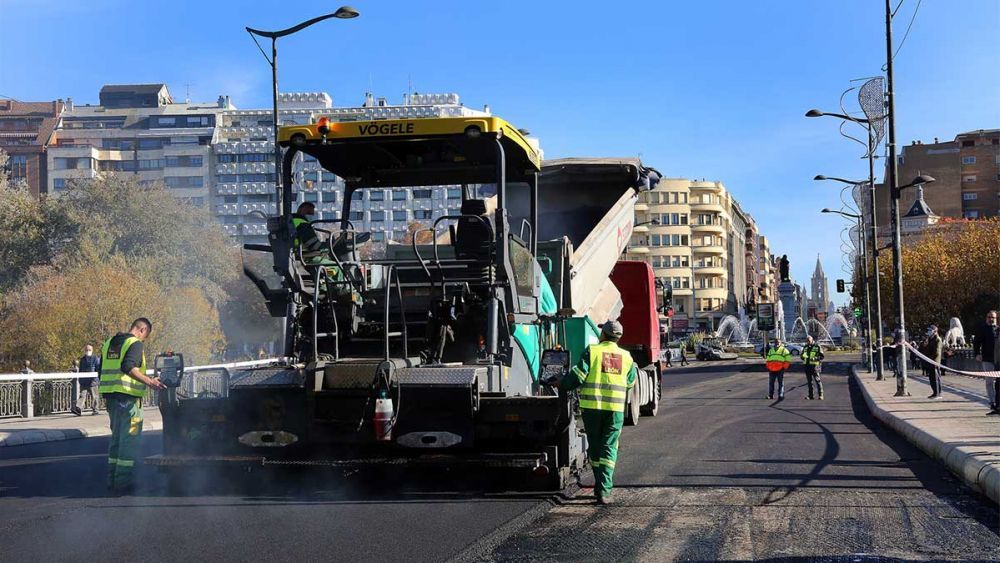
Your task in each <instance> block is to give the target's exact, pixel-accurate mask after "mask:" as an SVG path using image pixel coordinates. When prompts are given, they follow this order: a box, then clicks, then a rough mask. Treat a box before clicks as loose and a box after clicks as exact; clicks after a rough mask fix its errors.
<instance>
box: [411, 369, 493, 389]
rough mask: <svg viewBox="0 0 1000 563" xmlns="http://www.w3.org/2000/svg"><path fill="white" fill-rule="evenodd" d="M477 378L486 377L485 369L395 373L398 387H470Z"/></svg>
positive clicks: (413, 370) (412, 370)
mask: <svg viewBox="0 0 1000 563" xmlns="http://www.w3.org/2000/svg"><path fill="white" fill-rule="evenodd" d="M477 377H486V368H485V367H469V366H462V367H418V368H404V369H401V370H398V371H396V379H397V381H399V384H400V385H421V386H432V387H472V386H473V385H475V382H476V378H477Z"/></svg>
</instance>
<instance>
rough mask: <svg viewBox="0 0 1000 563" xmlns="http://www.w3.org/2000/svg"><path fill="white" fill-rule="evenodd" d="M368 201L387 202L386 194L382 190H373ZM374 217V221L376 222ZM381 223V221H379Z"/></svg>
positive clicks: (369, 193)
mask: <svg viewBox="0 0 1000 563" xmlns="http://www.w3.org/2000/svg"><path fill="white" fill-rule="evenodd" d="M368 201H385V192H384V191H382V190H371V191H370V192H368ZM374 220H375V218H374V216H373V217H372V221H374ZM379 220H380V221H381V219H379Z"/></svg>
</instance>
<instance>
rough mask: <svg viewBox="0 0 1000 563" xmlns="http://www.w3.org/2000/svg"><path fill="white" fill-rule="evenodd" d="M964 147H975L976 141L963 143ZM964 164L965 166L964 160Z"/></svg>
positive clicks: (963, 161) (963, 160)
mask: <svg viewBox="0 0 1000 563" xmlns="http://www.w3.org/2000/svg"><path fill="white" fill-rule="evenodd" d="M962 146H963V147H974V146H976V141H974V140H972V141H962ZM962 164H965V159H964V158H963V159H962Z"/></svg>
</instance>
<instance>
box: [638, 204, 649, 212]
mask: <svg viewBox="0 0 1000 563" xmlns="http://www.w3.org/2000/svg"><path fill="white" fill-rule="evenodd" d="M635 210H636V211H649V204H646V203H642V202H640V203H637V204H635Z"/></svg>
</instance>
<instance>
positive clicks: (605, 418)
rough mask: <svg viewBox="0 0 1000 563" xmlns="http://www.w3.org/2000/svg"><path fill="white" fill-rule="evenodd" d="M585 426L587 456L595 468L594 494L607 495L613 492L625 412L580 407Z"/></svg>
mask: <svg viewBox="0 0 1000 563" xmlns="http://www.w3.org/2000/svg"><path fill="white" fill-rule="evenodd" d="M580 412H581V414H582V415H583V427H584V429H585V430H586V431H587V457H589V458H590V467H591V468H593V470H594V494H595V495H597V496H599V497H607V496H609V495H610V494H611V487H612V486H613V482H612V481H613V477H614V474H615V461H617V460H618V436H620V435H621V433H622V425H623V424H624V423H625V413H624V412H622V411H602V410H597V409H580Z"/></svg>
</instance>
